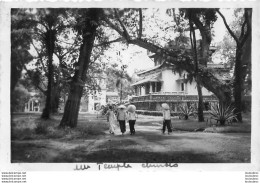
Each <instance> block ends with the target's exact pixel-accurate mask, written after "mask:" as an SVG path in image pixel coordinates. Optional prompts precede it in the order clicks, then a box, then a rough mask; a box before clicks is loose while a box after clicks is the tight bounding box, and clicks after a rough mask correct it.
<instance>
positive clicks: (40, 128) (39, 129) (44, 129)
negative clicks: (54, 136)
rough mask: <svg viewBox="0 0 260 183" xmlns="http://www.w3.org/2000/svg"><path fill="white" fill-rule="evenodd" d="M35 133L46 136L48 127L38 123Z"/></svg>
mask: <svg viewBox="0 0 260 183" xmlns="http://www.w3.org/2000/svg"><path fill="white" fill-rule="evenodd" d="M35 133H36V134H42V135H46V134H47V133H48V125H47V124H46V123H38V125H37V126H36V128H35Z"/></svg>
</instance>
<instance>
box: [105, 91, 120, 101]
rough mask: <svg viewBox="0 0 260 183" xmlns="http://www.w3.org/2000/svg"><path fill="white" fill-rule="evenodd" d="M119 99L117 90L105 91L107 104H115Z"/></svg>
mask: <svg viewBox="0 0 260 183" xmlns="http://www.w3.org/2000/svg"><path fill="white" fill-rule="evenodd" d="M119 100H120V98H119V95H118V92H107V93H106V102H107V104H115V103H118V102H119Z"/></svg>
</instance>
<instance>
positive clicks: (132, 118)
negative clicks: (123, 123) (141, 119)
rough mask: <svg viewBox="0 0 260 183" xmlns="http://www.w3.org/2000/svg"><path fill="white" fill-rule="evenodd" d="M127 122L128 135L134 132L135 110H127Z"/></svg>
mask: <svg viewBox="0 0 260 183" xmlns="http://www.w3.org/2000/svg"><path fill="white" fill-rule="evenodd" d="M127 117H128V123H129V128H130V135H134V134H135V122H136V117H137V115H136V113H135V111H128V116H127Z"/></svg>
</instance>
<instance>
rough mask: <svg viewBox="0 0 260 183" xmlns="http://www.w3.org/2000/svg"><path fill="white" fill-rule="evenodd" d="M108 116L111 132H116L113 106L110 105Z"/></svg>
mask: <svg viewBox="0 0 260 183" xmlns="http://www.w3.org/2000/svg"><path fill="white" fill-rule="evenodd" d="M106 116H107V122H109V133H111V134H115V121H116V116H115V113H114V111H113V107H112V106H109V108H108V111H107V113H106Z"/></svg>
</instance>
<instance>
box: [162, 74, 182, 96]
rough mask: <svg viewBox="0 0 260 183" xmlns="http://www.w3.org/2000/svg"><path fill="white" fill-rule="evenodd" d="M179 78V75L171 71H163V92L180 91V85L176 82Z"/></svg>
mask: <svg viewBox="0 0 260 183" xmlns="http://www.w3.org/2000/svg"><path fill="white" fill-rule="evenodd" d="M178 78H179V75H178V74H177V73H176V74H174V72H172V71H171V70H164V71H162V81H163V83H162V90H161V91H162V92H173V91H180V90H179V86H178V83H177V82H176V80H177V79H178Z"/></svg>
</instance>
